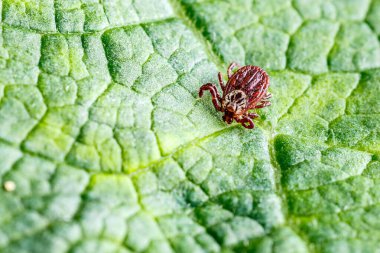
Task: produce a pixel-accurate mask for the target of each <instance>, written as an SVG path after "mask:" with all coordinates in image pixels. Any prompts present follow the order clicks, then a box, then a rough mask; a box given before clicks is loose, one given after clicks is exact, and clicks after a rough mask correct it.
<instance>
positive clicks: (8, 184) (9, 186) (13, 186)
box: [3, 181, 16, 192]
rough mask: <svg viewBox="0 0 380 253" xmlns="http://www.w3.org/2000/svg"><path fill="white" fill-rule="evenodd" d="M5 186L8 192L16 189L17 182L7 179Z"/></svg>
mask: <svg viewBox="0 0 380 253" xmlns="http://www.w3.org/2000/svg"><path fill="white" fill-rule="evenodd" d="M3 187H4V190H6V191H7V192H13V191H14V190H16V184H15V182H13V181H5V182H4V184H3Z"/></svg>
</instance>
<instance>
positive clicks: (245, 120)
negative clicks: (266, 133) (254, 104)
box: [236, 116, 255, 129]
mask: <svg viewBox="0 0 380 253" xmlns="http://www.w3.org/2000/svg"><path fill="white" fill-rule="evenodd" d="M236 122H238V123H240V124H241V125H242V126H243V127H245V128H248V129H252V128H254V127H255V124H254V123H253V121H252V119H251V118H249V117H248V116H243V117H242V118H241V119H237V120H236Z"/></svg>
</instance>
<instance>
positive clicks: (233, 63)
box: [227, 62, 240, 79]
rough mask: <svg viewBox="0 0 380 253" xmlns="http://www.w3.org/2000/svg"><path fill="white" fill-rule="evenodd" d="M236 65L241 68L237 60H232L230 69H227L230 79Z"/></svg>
mask: <svg viewBox="0 0 380 253" xmlns="http://www.w3.org/2000/svg"><path fill="white" fill-rule="evenodd" d="M235 67H238V68H240V66H239V64H237V63H236V62H232V63H231V64H230V66H228V69H227V75H228V79H230V78H231V76H232V70H233V69H234V68H235Z"/></svg>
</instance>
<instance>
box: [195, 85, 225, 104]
mask: <svg viewBox="0 0 380 253" xmlns="http://www.w3.org/2000/svg"><path fill="white" fill-rule="evenodd" d="M205 90H208V91H209V92H210V93H211V96H212V103H213V104H214V107H215V109H216V110H218V111H221V110H222V108H221V107H220V105H219V104H218V102H220V101H221V100H222V98H221V97H220V95H219V93H218V90H217V89H216V86H215V84H213V83H206V84H204V85H202V86H201V88H199V97H202V96H203V92H204V91H205Z"/></svg>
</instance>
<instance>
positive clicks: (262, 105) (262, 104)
mask: <svg viewBox="0 0 380 253" xmlns="http://www.w3.org/2000/svg"><path fill="white" fill-rule="evenodd" d="M270 105H271V102H270V101H262V102H261V104H259V105H256V106H255V108H256V109H259V108H264V107H267V106H270Z"/></svg>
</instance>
